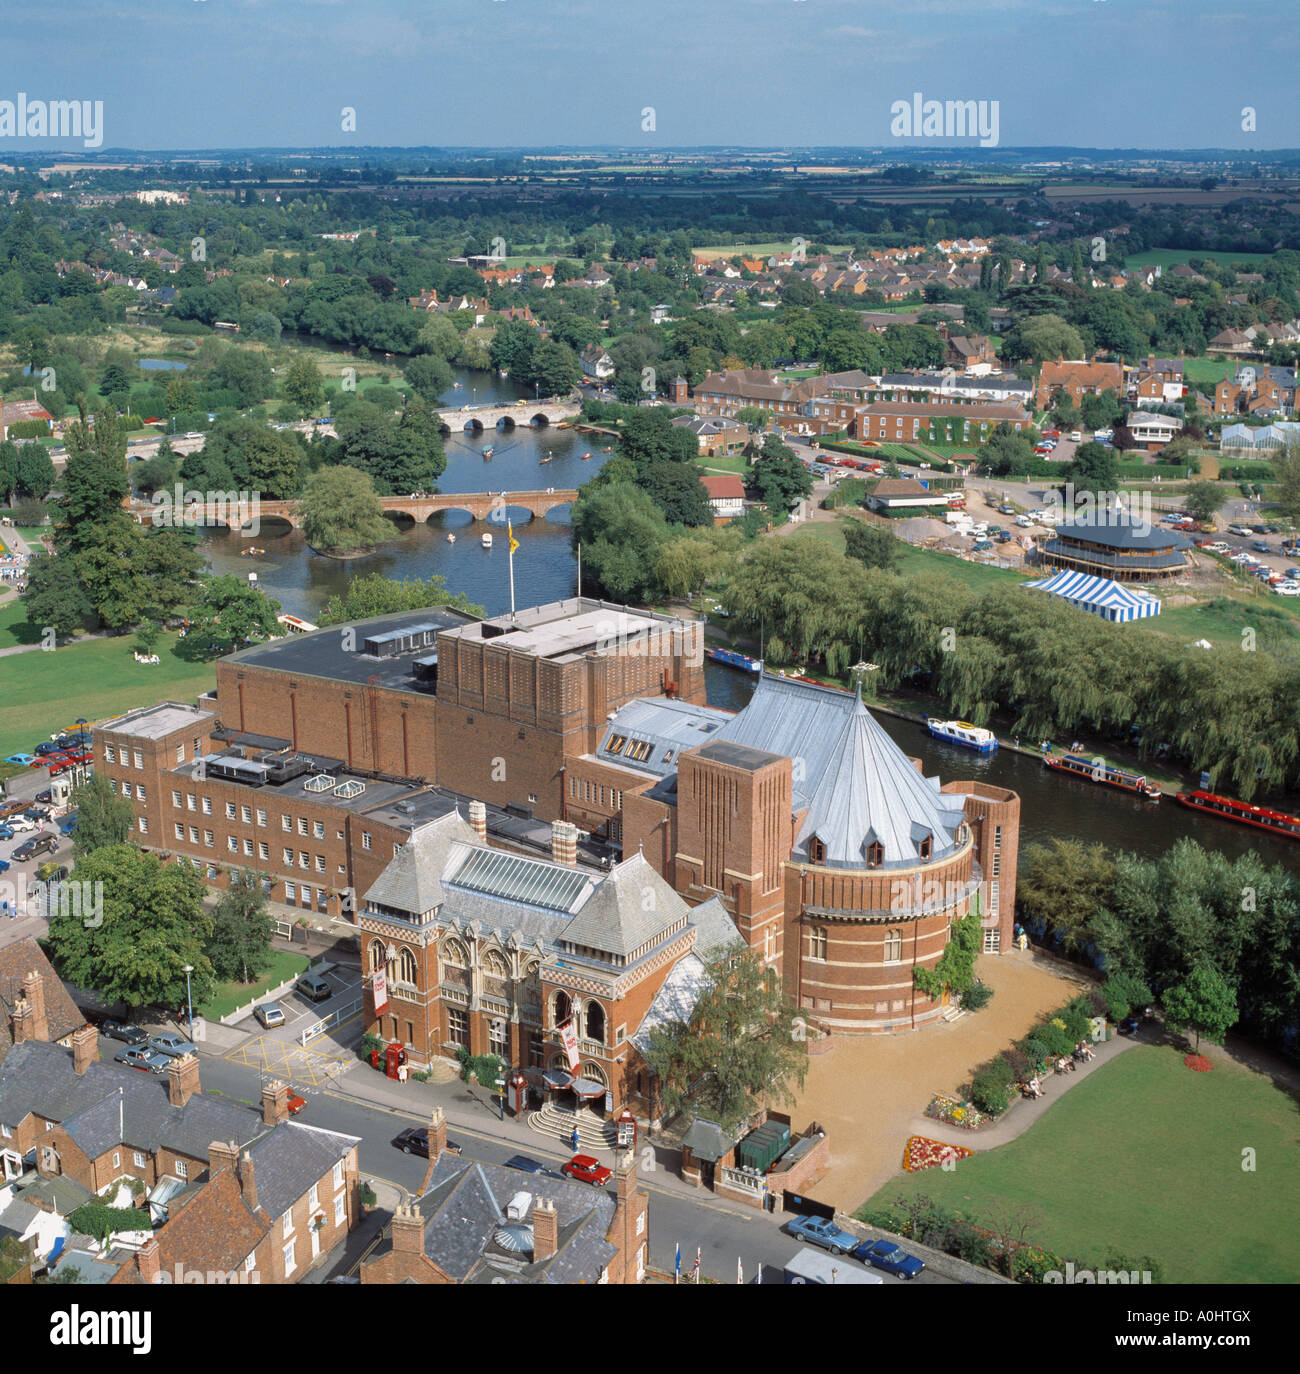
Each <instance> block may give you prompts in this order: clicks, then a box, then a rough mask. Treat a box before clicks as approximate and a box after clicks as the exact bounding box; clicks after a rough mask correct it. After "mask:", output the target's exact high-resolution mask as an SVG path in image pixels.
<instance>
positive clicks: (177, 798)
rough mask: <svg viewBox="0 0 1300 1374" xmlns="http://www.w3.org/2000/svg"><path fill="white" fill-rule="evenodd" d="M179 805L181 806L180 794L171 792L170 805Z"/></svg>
mask: <svg viewBox="0 0 1300 1374" xmlns="http://www.w3.org/2000/svg"><path fill="white" fill-rule="evenodd" d="M180 804H181V794H180V793H179V792H176V791H173V792H172V805H173V806H179V805H180Z"/></svg>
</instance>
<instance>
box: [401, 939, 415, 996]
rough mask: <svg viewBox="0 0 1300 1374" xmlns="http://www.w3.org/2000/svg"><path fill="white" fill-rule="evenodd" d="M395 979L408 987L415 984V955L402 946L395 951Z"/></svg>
mask: <svg viewBox="0 0 1300 1374" xmlns="http://www.w3.org/2000/svg"><path fill="white" fill-rule="evenodd" d="M396 977H397V981H398V982H399V983H406V984H407V985H408V986H410V987H414V986H415V984H416V972H415V955H414V954H412V953H411V951H410V950H409V949H407V948H406V947H405V946H403V947H402V948H401V949H399V950H398V951H397V974H396Z"/></svg>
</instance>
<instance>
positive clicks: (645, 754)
mask: <svg viewBox="0 0 1300 1374" xmlns="http://www.w3.org/2000/svg"><path fill="white" fill-rule="evenodd" d="M653 748H654V745H653V744H651V743H650V741H649V740H645V739H637V740H633V741H632V743H631V745H630V746H629V748H628V751H627V757H628V758H629V759H631V760H632V761H633V762H634V763H641V762H643V761H644V760H645V759H648V758H649V757H650V751H651V750H652V749H653Z"/></svg>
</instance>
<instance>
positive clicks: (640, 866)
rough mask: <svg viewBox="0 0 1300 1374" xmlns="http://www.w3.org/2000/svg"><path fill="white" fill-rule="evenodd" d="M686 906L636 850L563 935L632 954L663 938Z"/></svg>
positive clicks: (612, 872) (615, 869)
mask: <svg viewBox="0 0 1300 1374" xmlns="http://www.w3.org/2000/svg"><path fill="white" fill-rule="evenodd" d="M685 910H686V903H685V902H684V901H683V900H682V899H681V897H680V896H678V894H677V893H676V892H674V891H673V889H672V888H671V887H670V886H669V885H668V883H667V882H665V881H664V879H663V878H661V877H660V876H659V874H658V873H656V872H655V870H654V869H653V868H651V866H650V861H649V860H648V859H647V858H646V857H645V855H644V854H642V853H640V852H638V853H636V854H633V855H632V856H631V858H628V859H624V860H623V862H622V863H621V864H617V865H615V867H613V868H612V869H610V871H609V875H608V876H607V877H606V878H604V879H602V881H601V883H600V886H599V887H597V889H596V891H595V892H594V893H593V894H592V896H591V898H590V900H589V901H588V902H587V903H586V904H585V905H584V906H583V908H582V909H581V911H579V912H578V914H577V915H576V916H575V917H574V918H573V920H571V921H570V922H569V924H568V925H567V926H566V927H565V929H564V933H563V936H562V938H563V939H564V940H565V941H566V942H568V943H569V944H574V945H584V946H586V947H587V948H588V949H597V950H600V951H602V952H603V953H605V954H614V955H617V956H619V957H620V958H629V957H631V956H632V955H633V954H635V953H637V952H638V951H641V950H644V949H645V948H646V946H648V945H652V944H655V943H657V942H658V941H659V940H660V939H662V938H663V936H664V934H665V932H666V931H667V930H668V929H669V928H670V927H672V926H673V925H675V924H676V923H677V922H678V920H679V919H680V918H681V915H682V913H683V912H684V911H685Z"/></svg>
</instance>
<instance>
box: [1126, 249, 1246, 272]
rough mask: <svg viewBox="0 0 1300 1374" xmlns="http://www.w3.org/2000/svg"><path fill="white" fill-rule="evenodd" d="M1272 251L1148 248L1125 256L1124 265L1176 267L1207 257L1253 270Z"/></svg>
mask: <svg viewBox="0 0 1300 1374" xmlns="http://www.w3.org/2000/svg"><path fill="white" fill-rule="evenodd" d="M1272 257H1273V255H1272V253H1221V252H1219V251H1218V250H1217V249H1204V248H1148V249H1147V251H1146V252H1145V253H1133V254H1130V255H1128V256H1126V257H1125V259H1124V266H1125V267H1177V266H1178V264H1179V263H1182V262H1189V261H1190V260H1191V259H1192V258H1208V259H1209V261H1210V262H1217V263H1219V264H1220V265H1221V266H1222V265H1223V264H1225V263H1234V262H1240V263H1245V264H1248V265H1249V270H1253V269H1254V267H1255V265H1256V264H1257V263H1261V262H1269V261H1271V259H1272Z"/></svg>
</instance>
